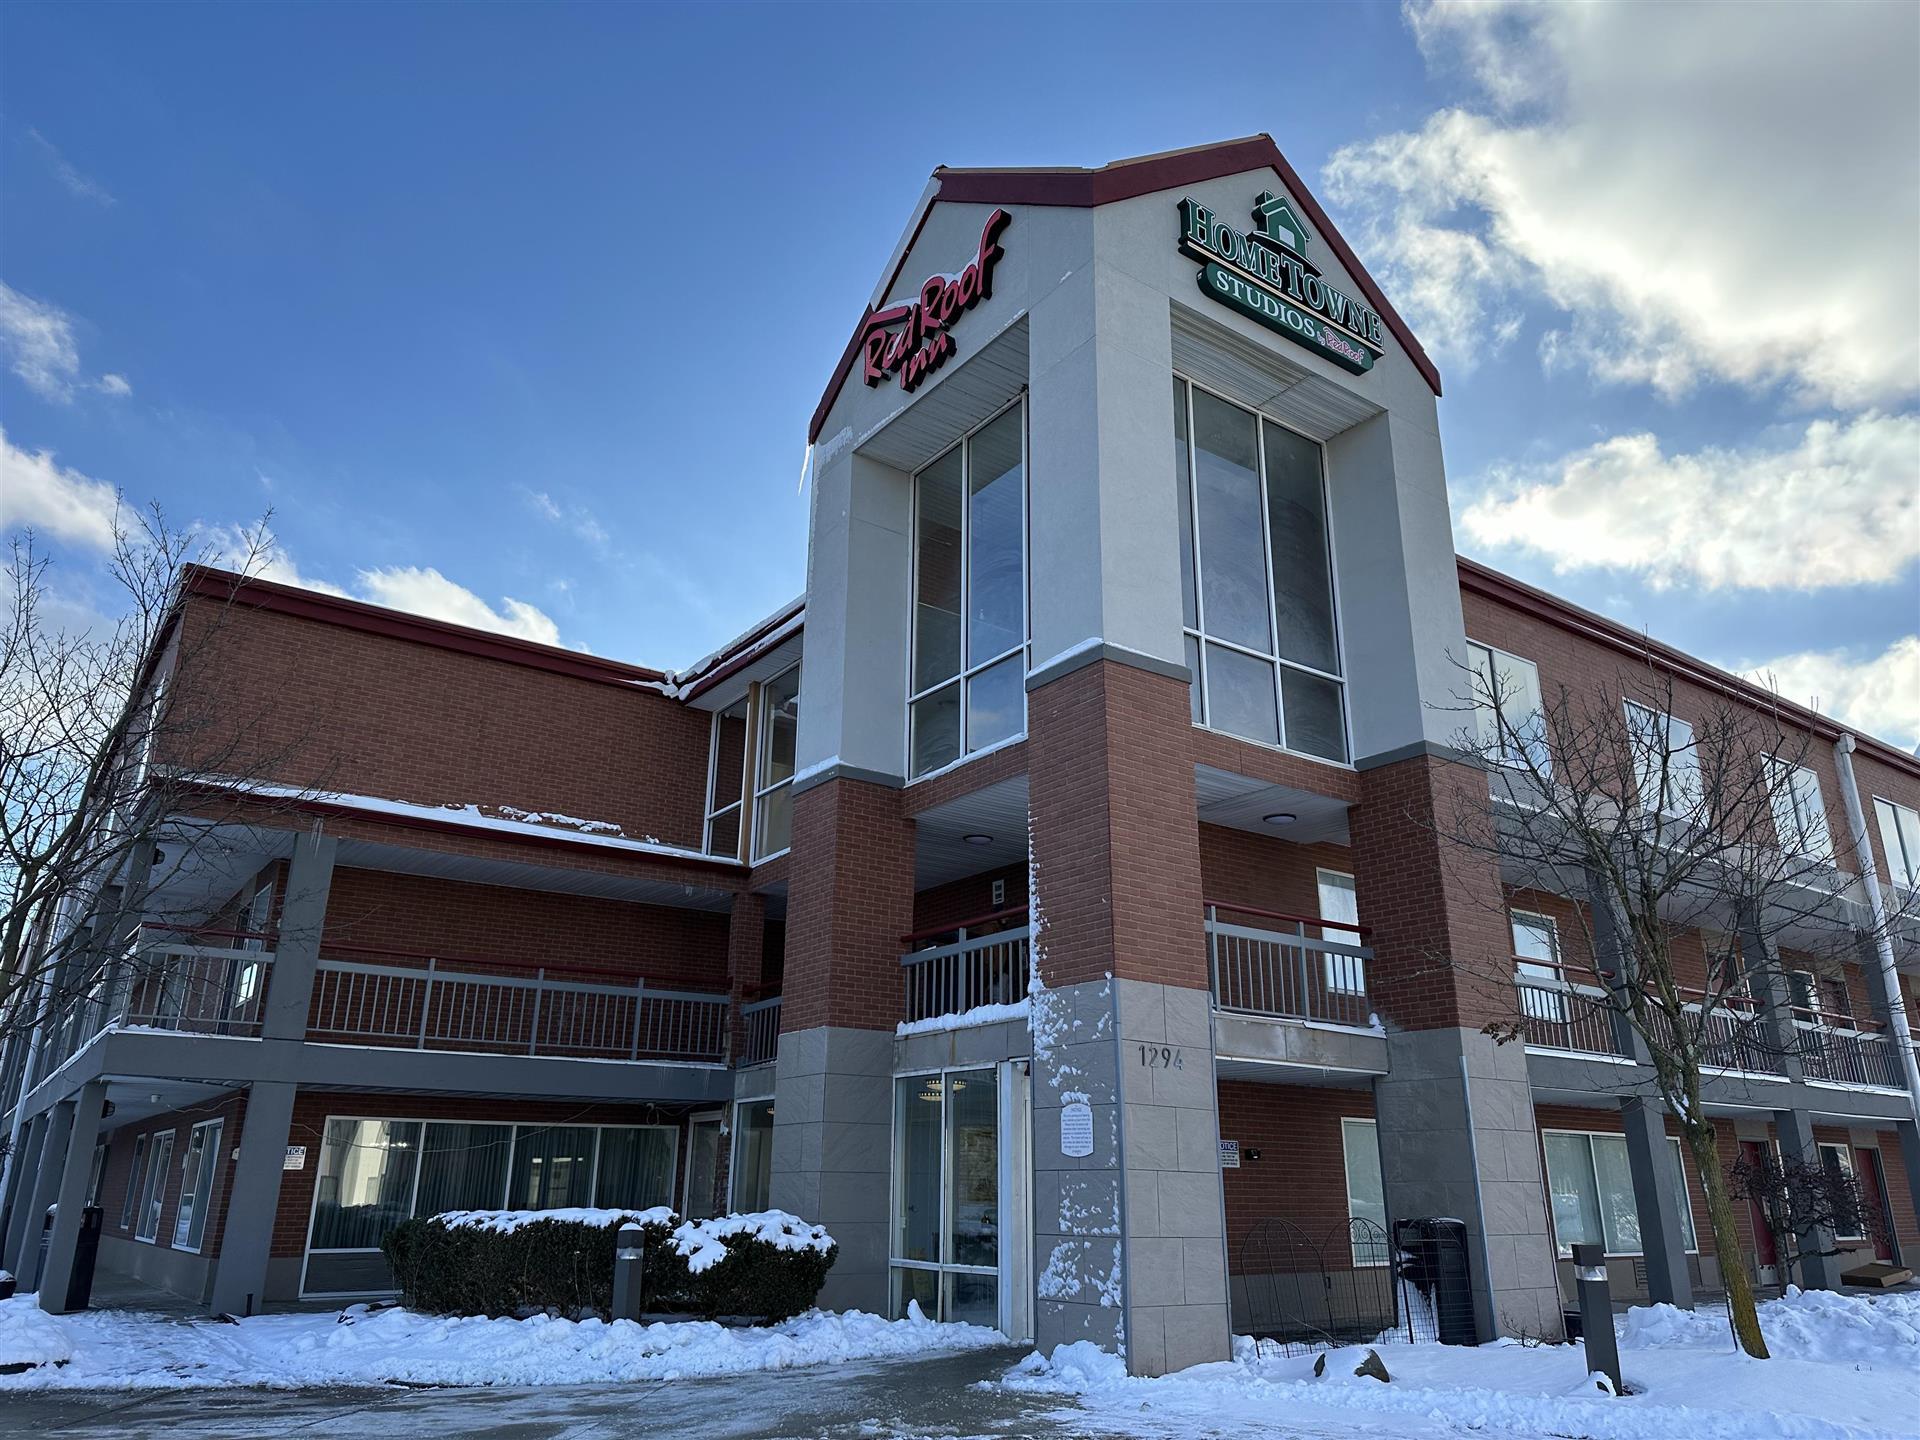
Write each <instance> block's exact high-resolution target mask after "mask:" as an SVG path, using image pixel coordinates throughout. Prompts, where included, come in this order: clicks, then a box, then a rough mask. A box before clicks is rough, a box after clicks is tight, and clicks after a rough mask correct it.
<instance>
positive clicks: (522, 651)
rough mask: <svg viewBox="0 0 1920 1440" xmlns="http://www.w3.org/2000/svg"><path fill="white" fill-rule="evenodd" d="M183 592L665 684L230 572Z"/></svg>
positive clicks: (189, 575) (493, 655)
mask: <svg viewBox="0 0 1920 1440" xmlns="http://www.w3.org/2000/svg"><path fill="white" fill-rule="evenodd" d="M182 590H183V592H184V593H186V594H188V595H198V596H201V597H203V598H205V599H209V600H218V601H220V602H221V603H222V604H228V603H231V604H235V605H250V606H252V607H254V608H255V609H258V610H270V611H272V612H274V613H275V614H280V615H293V616H297V617H299V618H300V619H303V620H317V621H319V622H320V623H322V624H325V625H338V626H341V627H343V628H345V629H348V630H359V631H363V632H365V633H366V634H369V635H385V636H387V637H389V638H391V639H395V640H410V641H413V642H414V643H416V644H420V645H432V646H435V647H437V648H439V649H442V650H453V651H457V652H458V653H460V654H463V655H477V656H480V657H481V658H483V659H487V660H500V661H504V662H506V663H507V664H510V665H525V666H527V667H529V668H531V669H534V670H545V671H547V672H548V673H549V674H553V675H566V676H570V677H572V678H573V679H575V680H591V681H595V682H597V683H599V684H603V685H624V686H627V687H629V688H632V687H634V686H637V685H658V684H662V683H664V682H665V681H666V679H667V677H666V675H665V674H664V673H663V672H661V671H659V670H650V669H647V668H646V667H645V666H641V665H628V664H624V663H622V662H621V661H618V660H604V659H601V658H600V657H598V656H595V655H586V654H582V653H581V652H579V651H577V650H563V649H561V648H560V647H558V646H555V645H541V644H537V643H535V642H534V641H532V640H520V639H517V638H515V637H514V636H511V635H498V634H495V633H493V632H492V631H489V630H475V629H472V628H471V627H469V626H465V625H450V624H448V623H447V622H446V621H444V620H429V619H427V618H426V617H425V616H422V615H408V614H405V613H404V612H402V611H399V610H387V609H383V608H382V607H380V606H378V605H367V604H364V603H362V602H361V601H358V600H347V599H343V598H341V597H340V596H337V595H324V594H321V593H320V592H319V591H317V590H302V589H300V588H298V587H297V586H293V585H282V584H279V583H277V582H275V581H272V580H259V579H250V578H248V577H246V576H243V575H236V574H234V573H233V572H232V571H229V570H215V569H211V568H209V567H207V566H204V565H193V566H189V567H188V568H187V570H186V572H185V576H184V579H183V580H182Z"/></svg>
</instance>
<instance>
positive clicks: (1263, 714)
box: [1207, 645, 1280, 745]
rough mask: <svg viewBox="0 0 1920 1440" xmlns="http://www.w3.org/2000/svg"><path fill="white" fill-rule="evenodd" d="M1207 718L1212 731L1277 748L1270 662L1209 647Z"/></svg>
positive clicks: (1278, 722)
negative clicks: (1226, 733) (1243, 737)
mask: <svg viewBox="0 0 1920 1440" xmlns="http://www.w3.org/2000/svg"><path fill="white" fill-rule="evenodd" d="M1207 717H1208V718H1207V723H1208V724H1209V725H1211V726H1212V727H1213V728H1214V729H1215V730H1225V731H1227V732H1228V733H1229V734H1233V735H1244V736H1246V737H1247V739H1249V740H1262V741H1265V742H1266V743H1267V744H1269V745H1278V744H1279V743H1280V716H1279V714H1278V712H1277V710H1276V708H1275V705H1274V696H1273V664H1272V662H1271V661H1267V660H1255V659H1253V658H1252V657H1251V656H1248V655H1242V654H1240V652H1239V651H1237V650H1223V649H1222V648H1221V647H1220V646H1218V645H1209V646H1208V647H1207Z"/></svg>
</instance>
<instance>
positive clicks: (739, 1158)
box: [730, 1100, 773, 1215]
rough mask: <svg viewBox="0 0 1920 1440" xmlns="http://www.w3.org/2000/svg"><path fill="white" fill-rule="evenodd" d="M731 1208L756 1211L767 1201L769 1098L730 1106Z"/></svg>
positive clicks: (770, 1152)
mask: <svg viewBox="0 0 1920 1440" xmlns="http://www.w3.org/2000/svg"><path fill="white" fill-rule="evenodd" d="M730 1163H731V1165H732V1168H733V1208H734V1210H735V1211H736V1212H738V1213H740V1214H743V1215H750V1214H756V1213H758V1212H759V1211H762V1210H765V1209H766V1208H767V1206H768V1205H769V1204H771V1203H772V1202H771V1191H772V1189H773V1101H771V1100H742V1101H741V1102H740V1103H739V1104H737V1105H735V1106H734V1107H733V1152H732V1159H731V1162H730Z"/></svg>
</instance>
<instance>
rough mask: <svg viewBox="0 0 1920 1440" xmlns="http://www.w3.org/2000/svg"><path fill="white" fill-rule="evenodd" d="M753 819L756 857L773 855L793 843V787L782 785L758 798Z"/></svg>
mask: <svg viewBox="0 0 1920 1440" xmlns="http://www.w3.org/2000/svg"><path fill="white" fill-rule="evenodd" d="M759 807H760V808H759V810H758V812H757V813H756V815H755V817H754V825H753V849H754V853H755V854H756V855H758V856H761V857H765V856H768V855H773V854H776V853H778V852H779V851H781V850H784V849H786V848H787V846H788V845H790V844H792V843H793V786H791V785H782V786H781V787H780V788H779V789H778V790H770V791H768V792H767V793H766V794H765V795H762V796H761V797H760V801H759Z"/></svg>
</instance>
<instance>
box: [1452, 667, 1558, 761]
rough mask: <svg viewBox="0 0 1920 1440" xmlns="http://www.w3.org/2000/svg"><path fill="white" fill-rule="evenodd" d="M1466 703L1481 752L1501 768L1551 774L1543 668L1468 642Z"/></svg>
mask: <svg viewBox="0 0 1920 1440" xmlns="http://www.w3.org/2000/svg"><path fill="white" fill-rule="evenodd" d="M1467 685H1468V694H1467V699H1468V701H1469V703H1470V704H1471V706H1472V708H1473V725H1474V738H1475V740H1476V741H1477V743H1478V746H1479V751H1480V753H1481V754H1482V755H1485V756H1487V757H1489V758H1491V759H1494V760H1497V761H1498V762H1499V763H1500V764H1502V765H1511V766H1514V767H1516V768H1520V769H1528V768H1531V769H1533V770H1536V771H1538V772H1539V773H1540V774H1542V775H1545V774H1547V773H1548V772H1549V771H1550V770H1551V769H1552V764H1551V759H1550V755H1549V749H1548V745H1547V726H1546V713H1545V710H1544V708H1543V707H1542V705H1541V703H1540V667H1539V666H1537V665H1535V664H1534V663H1533V661H1531V660H1523V659H1521V657H1520V656H1518V655H1509V654H1508V653H1507V652H1506V651H1504V650H1496V649H1494V648H1493V646H1491V645H1482V644H1481V643H1480V642H1479V641H1477V640H1469V641H1468V642H1467Z"/></svg>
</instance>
